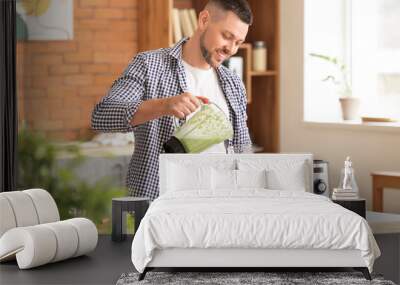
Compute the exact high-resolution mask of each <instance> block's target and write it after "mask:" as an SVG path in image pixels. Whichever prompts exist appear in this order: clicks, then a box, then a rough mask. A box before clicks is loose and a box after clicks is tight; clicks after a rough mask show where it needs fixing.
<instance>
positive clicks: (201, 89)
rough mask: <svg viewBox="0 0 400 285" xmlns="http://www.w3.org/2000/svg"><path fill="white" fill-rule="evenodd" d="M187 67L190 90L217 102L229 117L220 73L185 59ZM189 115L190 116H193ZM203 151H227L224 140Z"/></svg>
mask: <svg viewBox="0 0 400 285" xmlns="http://www.w3.org/2000/svg"><path fill="white" fill-rule="evenodd" d="M183 66H184V68H185V73H186V78H187V83H188V86H187V87H188V91H189V92H190V93H191V94H192V95H194V96H203V97H206V98H208V99H209V100H210V101H211V102H213V103H214V104H216V105H217V106H218V107H220V108H221V109H222V111H224V113H225V115H226V116H227V117H228V118H229V109H228V104H227V103H226V99H225V95H224V93H223V92H222V89H221V86H220V84H219V81H218V75H217V72H216V71H215V69H214V68H209V69H200V68H196V67H193V66H191V65H190V64H188V63H187V62H185V61H183ZM191 115H192V114H191ZM191 115H190V116H188V118H190V117H191ZM203 153H226V149H225V144H224V142H222V143H219V144H216V145H213V146H212V147H210V148H209V149H207V150H205V151H203Z"/></svg>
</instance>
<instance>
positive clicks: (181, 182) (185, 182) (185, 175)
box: [167, 163, 211, 191]
mask: <svg viewBox="0 0 400 285" xmlns="http://www.w3.org/2000/svg"><path fill="white" fill-rule="evenodd" d="M168 167H169V169H168V178H167V181H168V185H167V189H168V191H185V190H195V189H196V190H199V189H204V190H211V174H210V172H211V167H206V166H195V165H190V166H187V165H182V164H176V163H170V164H169V165H168Z"/></svg>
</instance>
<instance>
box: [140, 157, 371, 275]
mask: <svg viewBox="0 0 400 285" xmlns="http://www.w3.org/2000/svg"><path fill="white" fill-rule="evenodd" d="M205 156H208V157H207V159H208V160H209V161H213V160H219V159H221V158H223V159H232V160H235V159H237V158H251V157H253V156H256V157H257V158H258V159H260V158H262V159H267V160H270V159H271V160H273V159H278V158H279V159H282V158H285V159H303V160H304V161H305V163H306V165H307V167H306V168H305V171H306V172H308V173H306V174H305V175H306V177H309V179H306V183H307V185H306V189H307V191H309V192H312V191H313V186H312V185H313V184H312V175H313V174H312V165H313V159H312V155H311V154H233V155H229V156H227V155H224V154H221V155H215V154H212V155H207V154H201V155H196V154H162V155H160V194H162V193H164V192H165V191H166V189H164V185H165V181H166V179H167V170H168V162H170V161H174V160H175V161H182V160H190V161H192V162H193V161H196V160H204V158H205ZM338 267H339V268H343V267H346V268H353V269H354V270H357V271H361V272H362V273H363V275H364V277H365V278H366V279H367V280H371V276H370V274H369V270H368V268H367V267H366V264H365V261H364V260H363V259H362V257H361V252H360V251H359V250H329V249H248V248H243V249H240V248H218V249H216V248H210V249H197V248H170V249H162V250H160V249H158V250H156V251H155V252H154V256H153V259H152V261H151V262H150V263H149V264H148V266H147V267H146V268H145V270H144V271H143V273H141V274H140V275H139V280H143V279H144V277H145V276H146V273H147V272H148V271H151V270H153V269H156V268H207V269H209V268H210V269H217V268H230V269H234V271H246V270H250V269H254V268H257V269H265V268H269V269H270V268H310V269H314V268H338Z"/></svg>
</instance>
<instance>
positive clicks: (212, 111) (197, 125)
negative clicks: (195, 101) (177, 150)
mask: <svg viewBox="0 0 400 285" xmlns="http://www.w3.org/2000/svg"><path fill="white" fill-rule="evenodd" d="M174 136H175V137H176V138H177V139H179V141H180V142H181V143H182V145H183V146H184V148H185V150H186V152H187V153H199V152H202V151H204V150H206V149H208V148H209V147H211V146H213V145H215V144H218V143H221V142H223V141H225V140H227V139H230V138H232V136H233V128H232V125H231V123H230V121H229V120H228V119H227V118H226V116H225V114H224V113H223V112H222V111H221V110H219V109H218V108H217V107H216V106H215V105H212V104H204V105H202V106H201V109H200V110H199V111H198V112H197V113H196V114H194V115H193V117H192V118H190V119H189V120H188V121H187V122H186V123H185V124H183V125H182V126H180V127H179V128H178V129H177V130H176V131H175V134H174Z"/></svg>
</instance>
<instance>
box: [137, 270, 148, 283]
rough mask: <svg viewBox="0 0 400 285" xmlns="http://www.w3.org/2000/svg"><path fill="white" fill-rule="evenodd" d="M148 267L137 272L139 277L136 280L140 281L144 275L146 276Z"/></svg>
mask: <svg viewBox="0 0 400 285" xmlns="http://www.w3.org/2000/svg"><path fill="white" fill-rule="evenodd" d="M147 271H148V269H147V267H146V268H145V269H144V271H143V272H142V273H140V274H139V278H138V281H142V280H143V279H144V278H145V277H146V273H147Z"/></svg>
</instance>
